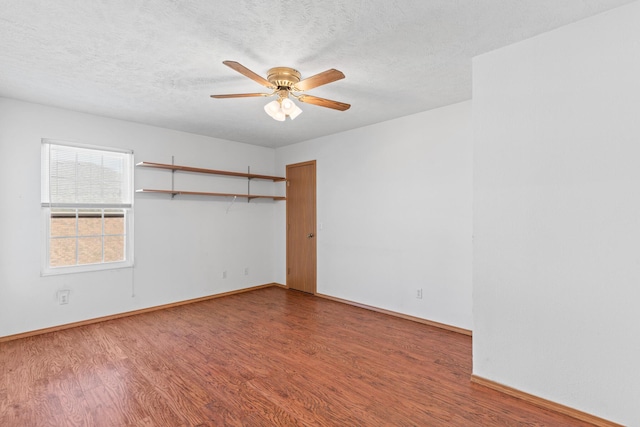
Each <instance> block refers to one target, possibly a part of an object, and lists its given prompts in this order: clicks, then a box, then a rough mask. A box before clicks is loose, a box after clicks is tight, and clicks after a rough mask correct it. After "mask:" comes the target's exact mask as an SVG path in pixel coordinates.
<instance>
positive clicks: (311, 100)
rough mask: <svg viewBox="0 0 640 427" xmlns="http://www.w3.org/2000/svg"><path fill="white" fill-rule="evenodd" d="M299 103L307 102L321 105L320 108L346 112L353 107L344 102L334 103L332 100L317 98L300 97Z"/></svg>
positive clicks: (309, 96)
mask: <svg viewBox="0 0 640 427" xmlns="http://www.w3.org/2000/svg"><path fill="white" fill-rule="evenodd" d="M298 101H300V102H306V103H307V104H313V105H319V106H320V107H326V108H333V109H334V110H340V111H346V110H348V109H349V108H350V107H351V105H349V104H345V103H344V102H338V101H332V100H330V99H325V98H318V97H317V96H311V95H301V96H299V97H298Z"/></svg>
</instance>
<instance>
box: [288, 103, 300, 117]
mask: <svg viewBox="0 0 640 427" xmlns="http://www.w3.org/2000/svg"><path fill="white" fill-rule="evenodd" d="M300 114H302V109H301V108H300V107H298V106H297V105H295V104H293V111H291V112H290V113H289V118H290V119H291V120H293V119H295V118H296V117H298V116H299V115H300Z"/></svg>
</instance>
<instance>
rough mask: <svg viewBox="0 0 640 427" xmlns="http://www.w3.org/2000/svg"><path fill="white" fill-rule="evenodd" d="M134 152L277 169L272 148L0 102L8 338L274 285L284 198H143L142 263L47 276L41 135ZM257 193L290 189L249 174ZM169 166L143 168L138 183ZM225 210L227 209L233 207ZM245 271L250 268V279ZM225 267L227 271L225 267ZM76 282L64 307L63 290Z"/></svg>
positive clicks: (0, 285)
mask: <svg viewBox="0 0 640 427" xmlns="http://www.w3.org/2000/svg"><path fill="white" fill-rule="evenodd" d="M41 138H53V139H61V140H69V141H76V142H82V143H87V144H93V145H102V146H113V147H122V148H129V149H133V150H134V151H135V160H136V162H139V161H152V162H160V163H171V156H172V155H174V156H175V162H176V164H186V165H191V166H199V167H205V168H213V169H226V170H232V171H246V170H247V166H251V171H252V172H255V173H264V174H273V173H274V170H273V168H274V161H275V150H273V149H269V148H262V147H257V146H252V145H246V144H239V143H235V142H229V141H224V140H219V139H213V138H208V137H203V136H197V135H192V134H187V133H183V132H177V131H172V130H167V129H160V128H155V127H150V126H144V125H139V124H135V123H130V122H124V121H118V120H112V119H108V118H103V117H97V116H91V115H87V114H81V113H77V112H71V111H66V110H61V109H56V108H51V107H45V106H41V105H36V104H29V103H25V102H19V101H14V100H9V99H3V98H0V190H1V191H0V194H2V198H1V200H2V207H1V209H0V218H1V220H0V237H1V238H0V336H6V335H12V334H16V333H20V332H25V331H31V330H35V329H40V328H45V327H50V326H55V325H60V324H65V323H70V322H75V321H80V320H84V319H90V318H95V317H100V316H105V315H110V314H115V313H121V312H126V311H131V310H136V309H140V308H145V307H150V306H156V305H160V304H166V303H171V302H176V301H182V300H186V299H191V298H197V297H201V296H205V295H212V294H216V293H221V292H226V291H230V290H235V289H240V288H246V287H249V286H255V285H260V284H265V283H271V282H273V281H274V277H275V268H274V266H275V264H276V258H275V256H274V255H273V250H272V249H273V240H274V227H273V223H274V215H275V209H276V204H277V203H282V202H272V201H252V202H251V203H247V202H246V199H239V200H238V201H237V202H236V203H234V204H233V206H231V207H230V202H229V200H228V199H214V198H204V197H191V198H189V197H182V196H178V197H177V198H176V199H174V200H171V199H170V196H159V195H148V194H136V198H135V245H134V247H135V255H136V257H135V268H129V269H122V270H112V271H103V272H92V273H79V274H70V275H60V276H48V277H41V276H40V267H41V261H40V260H41V248H42V241H43V240H42V220H41V208H40V200H41V199H40V140H41ZM175 184H176V188H180V189H185V190H189V189H194V190H202V191H224V192H245V191H246V190H247V181H246V180H243V179H240V178H221V177H214V176H207V175H194V174H180V173H176V176H175ZM251 185H252V192H257V193H258V192H259V193H263V194H271V193H274V192H276V193H278V194H283V192H284V187H283V186H282V184H280V187H281V188H280V187H278V184H274V183H271V182H259V181H252V183H251ZM170 186H171V172H168V171H158V170H150V169H142V168H136V171H135V187H136V188H170ZM227 209H228V213H227ZM244 267H249V268H250V274H249V275H248V276H245V275H244ZM223 270H227V272H228V277H227V279H224V280H223V279H222V278H221V276H222V274H221V273H222V271H223ZM61 288H67V289H70V290H71V296H70V303H69V304H68V305H58V303H57V301H56V297H55V295H56V291H57V290H58V289H61Z"/></svg>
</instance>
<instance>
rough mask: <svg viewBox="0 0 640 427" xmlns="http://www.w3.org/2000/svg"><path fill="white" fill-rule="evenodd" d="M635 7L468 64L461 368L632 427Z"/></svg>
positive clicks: (637, 179) (639, 252) (636, 239)
mask: <svg viewBox="0 0 640 427" xmlns="http://www.w3.org/2000/svg"><path fill="white" fill-rule="evenodd" d="M638 23H640V2H634V3H632V4H630V5H628V6H624V7H622V8H619V9H614V10H613V11H610V12H607V13H604V14H602V15H599V16H596V17H593V18H590V19H587V20H584V21H581V22H578V23H575V24H572V25H569V26H566V27H563V28H560V29H558V30H556V31H553V32H550V33H546V34H543V35H541V36H539V37H536V38H533V39H530V40H527V41H524V42H521V43H518V44H515V45H512V46H509V47H506V48H503V49H500V50H497V51H495V52H491V53H488V54H485V55H482V56H480V57H478V58H476V59H475V60H474V64H473V65H474V71H473V74H474V77H473V85H474V93H473V110H474V128H475V142H474V159H475V160H474V207H473V210H474V221H473V226H474V262H473V269H474V272H473V282H474V296H473V300H474V303H473V313H474V340H473V343H474V348H473V364H474V367H473V370H474V373H475V374H476V375H479V376H481V377H484V378H488V379H491V380H494V381H497V382H499V383H503V384H506V385H508V386H511V387H514V388H516V389H519V390H522V391H525V392H528V393H532V394H534V395H537V396H540V397H543V398H546V399H550V400H552V401H555V402H558V403H561V404H564V405H567V406H570V407H573V408H576V409H579V410H582V411H585V412H588V413H591V414H594V415H596V416H600V417H603V418H605V419H609V420H612V421H616V422H618V423H622V424H626V425H635V426H639V425H640V405H638V402H639V401H640V369H638V361H639V360H640V339H639V337H640V310H638V307H637V305H638V302H639V301H640V286H639V284H640V162H639V159H640V108H639V107H638V106H639V105H640V56H639V55H638V52H640V25H638Z"/></svg>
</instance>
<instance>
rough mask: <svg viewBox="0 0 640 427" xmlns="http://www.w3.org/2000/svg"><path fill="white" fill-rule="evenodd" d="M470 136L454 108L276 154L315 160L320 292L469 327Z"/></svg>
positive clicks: (467, 113) (466, 121) (281, 158)
mask: <svg viewBox="0 0 640 427" xmlns="http://www.w3.org/2000/svg"><path fill="white" fill-rule="evenodd" d="M344 114H348V112H347V113H344ZM471 132H472V129H471V103H470V102H463V103H460V104H456V105H452V106H449V107H445V108H441V109H438V110H432V111H428V112H424V113H420V114H416V115H412V116H407V117H404V118H400V119H396V120H392V121H388V122H384V123H379V124H376V125H372V126H367V127H364V128H360V129H356V130H352V131H348V132H343V133H340V134H336V135H332V136H327V137H323V138H318V139H315V140H311V141H307V142H304V143H300V144H295V145H291V146H288V147H284V148H280V149H278V150H277V151H276V160H277V165H278V166H277V170H278V172H279V173H282V174H284V173H285V168H286V165H287V164H292V163H297V162H301V161H306V160H317V171H316V173H317V220H318V230H317V236H318V240H317V244H318V283H317V291H318V292H319V293H322V294H326V295H331V296H335V297H338V298H343V299H347V300H350V301H355V302H359V303H363V304H368V305H372V306H375V307H379V308H384V309H387V310H392V311H396V312H400V313H404V314H408V315H412V316H416V317H420V318H424V319H428V320H432V321H436V322H441V323H445V324H449V325H454V326H458V327H461V328H467V329H472V320H471V200H472V197H471V189H472V183H471V175H472V174H471V165H472V146H471ZM277 209H279V210H280V211H281V212H280V214H278V215H277V216H276V220H277V221H278V225H277V228H278V230H279V231H278V232H277V234H276V236H277V237H278V238H279V241H278V242H277V244H276V250H277V251H278V254H279V261H278V267H279V269H278V271H277V281H278V282H279V283H285V282H286V277H285V269H284V267H285V250H284V248H285V240H284V239H285V234H286V233H285V224H284V218H285V215H284V210H285V207H284V205H282V206H278V208H277ZM320 225H322V229H320ZM418 288H422V289H423V299H416V290H417V289H418Z"/></svg>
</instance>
